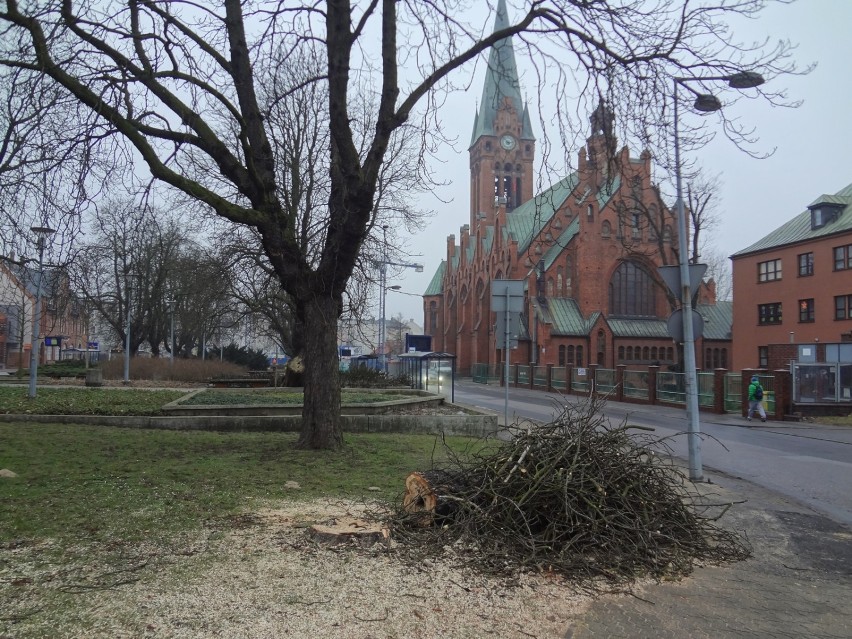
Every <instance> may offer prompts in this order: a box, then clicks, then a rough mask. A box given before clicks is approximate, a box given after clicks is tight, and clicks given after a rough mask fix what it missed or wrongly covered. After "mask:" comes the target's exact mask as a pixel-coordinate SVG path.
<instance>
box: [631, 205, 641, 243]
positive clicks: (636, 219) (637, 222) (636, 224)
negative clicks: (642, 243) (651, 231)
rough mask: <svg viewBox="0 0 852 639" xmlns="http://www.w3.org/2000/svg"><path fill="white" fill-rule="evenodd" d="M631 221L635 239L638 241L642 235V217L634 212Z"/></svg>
mask: <svg viewBox="0 0 852 639" xmlns="http://www.w3.org/2000/svg"><path fill="white" fill-rule="evenodd" d="M632 218H633V219H632V220H631V232H632V233H633V239H634V240H638V239H639V238H640V236H641V235H642V216H641V214H640V213H638V212H634V213H633V215H632Z"/></svg>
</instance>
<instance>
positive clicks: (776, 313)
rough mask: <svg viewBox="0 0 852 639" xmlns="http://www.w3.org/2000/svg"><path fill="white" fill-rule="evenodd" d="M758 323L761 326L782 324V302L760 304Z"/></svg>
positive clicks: (758, 307)
mask: <svg viewBox="0 0 852 639" xmlns="http://www.w3.org/2000/svg"><path fill="white" fill-rule="evenodd" d="M757 323H758V324H760V325H761V326H766V325H768V324H780V323H781V302H775V303H773V304H758V306H757Z"/></svg>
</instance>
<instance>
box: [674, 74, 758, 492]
mask: <svg viewBox="0 0 852 639" xmlns="http://www.w3.org/2000/svg"><path fill="white" fill-rule="evenodd" d="M711 80H719V81H724V82H727V83H728V86H730V87H731V88H733V89H751V88H754V87H758V86H760V85H761V84H763V82H764V79H763V76H761V75H760V74H759V73H755V72H753V71H742V72H740V73H734V74H732V75H720V76H711V77H695V78H674V148H675V179H676V186H677V203H676V209H677V211H676V212H677V225H678V233H677V235H678V252H679V253H680V260H679V262H680V263H679V267H680V286H681V290H680V304H681V309H682V316H683V358H684V363H683V365H684V376H685V380H686V417H687V421H688V430H687V433H688V445H689V478H690V479H691V480H692V481H701V480H702V479H703V478H704V470H703V469H702V466H701V437H700V435H701V428H700V425H699V422H698V375H697V371H696V363H695V334H694V332H693V328H692V289H691V287H690V281H689V255H688V254H687V246H688V244H687V224H686V212H685V211H684V206H683V187H682V184H681V172H680V140H679V137H678V125H679V120H678V96H677V89H678V86H683V87H684V88H685V89H687V90H689V91H691V92H692V93H693V94H694V95H695V103H694V105H693V106H694V107H695V109H696V110H697V111H701V112H703V113H710V112H713V111H718V110H719V109H721V108H722V103H721V102H720V101H719V98H717V97H716V96H715V95H710V94H707V93H698V92H697V91H695V90H694V89H692V88H690V87H689V86H688V85H687V84H686V83H687V82H707V81H711Z"/></svg>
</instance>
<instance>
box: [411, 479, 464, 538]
mask: <svg viewBox="0 0 852 639" xmlns="http://www.w3.org/2000/svg"><path fill="white" fill-rule="evenodd" d="M458 484H459V482H458V481H457V480H455V481H454V479H453V477H452V476H451V475H450V474H449V473H446V472H444V471H441V470H427V471H423V472H413V473H410V474H409V475H408V477H406V478H405V493H404V494H403V497H402V506H403V508H404V509H405V511H406V512H407V513H409V514H411V515H415V516H416V515H422V516H420V517H415V520H416V521H417V523H418V524H419V525H421V526H429V525H431V524H432V523H433V522H434V521H435V520H436V519H443V518H445V517H448V516H449V515H451V514H452V512H453V510H455V505H456V504H455V502H454V501H452V500H451V499H450V498H449V497H450V496H451V495H453V494H459V490H458V489H459V485H458Z"/></svg>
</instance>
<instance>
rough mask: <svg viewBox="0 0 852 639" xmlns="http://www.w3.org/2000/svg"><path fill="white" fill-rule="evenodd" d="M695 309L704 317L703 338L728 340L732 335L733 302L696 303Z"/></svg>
mask: <svg viewBox="0 0 852 639" xmlns="http://www.w3.org/2000/svg"><path fill="white" fill-rule="evenodd" d="M695 310H696V311H698V312H699V313H700V314H701V316H702V317H703V318H704V339H719V340H728V339H731V338H732V336H733V331H732V329H731V327H732V326H733V323H734V303H733V302H729V301H717V302H716V303H715V304H696V305H695Z"/></svg>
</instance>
